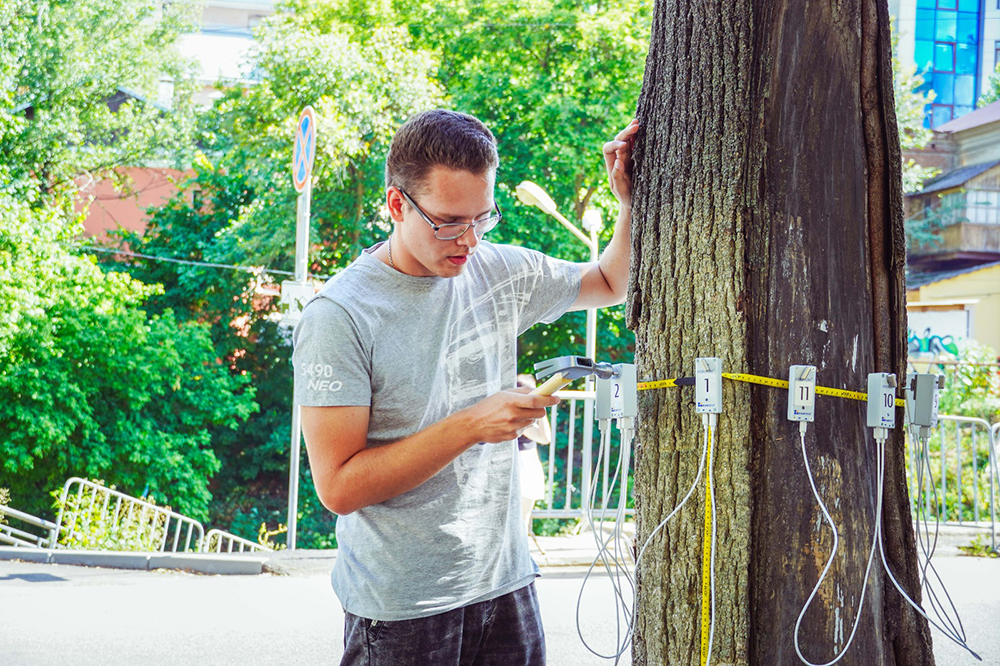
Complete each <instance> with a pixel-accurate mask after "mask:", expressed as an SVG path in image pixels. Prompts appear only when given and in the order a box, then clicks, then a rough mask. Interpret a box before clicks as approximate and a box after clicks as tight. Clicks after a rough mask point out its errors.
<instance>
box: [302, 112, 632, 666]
mask: <svg viewBox="0 0 1000 666" xmlns="http://www.w3.org/2000/svg"><path fill="white" fill-rule="evenodd" d="M636 129H637V124H636V123H635V122H634V121H633V123H632V124H630V125H629V127H628V128H626V129H625V130H623V131H622V132H621V133H619V134H618V136H617V137H616V138H615V140H614V141H610V142H608V143H607V144H605V146H604V159H605V164H606V167H607V170H608V174H609V180H610V183H611V188H612V190H613V191H614V193H615V195H616V196H617V197H618V200H619V202H620V204H621V212H620V214H619V217H618V222H617V224H616V226H615V233H614V238H613V239H612V241H611V242H610V243H609V244H608V247H607V249H606V250H605V253H604V255H603V256H602V257H601V260H600V262H595V263H591V264H573V263H570V262H565V261H558V260H555V259H551V258H549V257H546V256H545V255H542V254H540V253H538V252H534V251H530V250H526V249H523V248H517V247H510V246H503V245H493V244H491V243H489V242H487V241H485V240H481V239H482V237H483V235H484V234H485V233H486V232H487V231H489V230H490V229H492V228H493V227H495V226H496V224H498V223H499V222H500V220H501V218H502V214H501V212H500V209H499V207H498V206H497V205H496V202H495V200H494V197H493V187H494V182H495V178H496V169H497V164H498V156H497V151H496V141H495V139H494V138H493V135H492V134H491V133H490V131H489V129H487V128H486V126H485V125H483V124H482V123H481V122H480V121H479V120H477V119H475V118H473V117H472V116H468V115H465V114H461V113H456V112H452V111H443V110H434V111H428V112H424V113H421V114H418V115H417V116H415V117H414V118H411V119H410V120H409V121H408V122H407V123H406V124H405V125H403V127H401V128H400V129H399V131H398V132H397V133H396V135H395V137H394V138H393V141H392V144H391V146H390V149H389V155H388V157H387V158H386V169H385V173H386V205H387V207H388V210H389V214H390V216H391V217H392V220H393V222H394V223H395V228H394V230H393V233H392V234H391V235H390V237H389V239H388V240H387V241H385V242H384V243H380V244H378V245H376V246H374V247H373V248H370V249H368V250H366V251H365V252H363V253H362V254H361V256H360V257H359V258H358V259H357V260H356V261H354V262H353V263H352V264H351V265H350V266H349V267H347V268H346V269H345V270H344V271H342V272H341V273H340V274H339V275H337V276H336V277H335V278H334V279H332V280H331V281H330V282H329V283H328V284H327V285H326V286H325V287H324V288H323V290H322V291H321V292H320V293H319V294H318V295H317V297H316V298H315V299H313V300H312V301H311V302H310V303H309V305H308V306H307V307H306V308H305V309H304V311H303V314H302V320H301V322H300V323H299V325H298V327H297V329H296V331H295V353H294V364H295V385H296V387H295V397H296V402H297V403H298V404H299V405H302V428H303V433H304V436H305V440H306V446H307V449H308V452H309V463H310V466H311V468H312V472H313V479H314V481H315V484H316V491H317V493H318V494H319V497H320V499H321V500H322V502H323V504H324V505H325V506H326V507H327V508H329V509H330V510H331V511H334V512H336V513H337V514H339V515H340V519H339V520H338V522H337V540H338V544H339V551H338V554H337V560H336V564H335V565H334V570H333V574H332V579H333V587H334V590H335V592H336V593H337V596H338V597H339V599H340V601H341V603H342V604H343V606H344V610H345V612H346V623H345V625H346V626H345V638H344V643H345V652H344V657H343V661H342V662H341V663H342V664H352V665H353V664H362V663H363V664H391V665H392V666H403V665H406V664H414V665H416V664H420V665H424V664H432V665H437V664H448V665H454V666H459V665H460V664H461V665H464V664H473V663H474V664H483V665H488V664H495V665H497V666H500V665H504V666H507V665H511V664H518V665H520V664H531V665H534V664H543V663H544V661H545V639H544V635H543V633H542V626H541V620H540V616H539V613H538V602H537V598H536V596H535V590H534V584H533V581H534V578H535V577H536V576H537V575H538V568H537V566H535V564H534V562H533V561H532V559H531V556H530V554H529V552H528V546H527V539H526V538H525V535H524V533H523V530H524V528H523V524H522V523H521V521H520V518H519V515H520V505H519V500H520V483H519V477H518V471H517V469H518V468H517V464H516V463H517V460H516V455H517V445H516V443H515V440H516V439H517V438H518V436H519V435H520V434H521V433H522V432H523V430H524V429H525V428H527V427H528V426H529V425H530V424H531V423H532V422H533V421H534V420H535V419H538V418H540V417H543V416H544V415H545V408H546V407H550V406H552V405H555V404H556V403H558V399H556V398H553V397H548V396H540V395H529V394H527V392H526V391H525V390H523V389H522V390H513V388H514V386H515V376H516V375H515V360H516V359H515V344H516V338H517V336H518V335H519V334H520V333H522V332H523V331H524V330H526V329H527V328H528V327H530V326H531V325H533V324H535V323H536V322H538V321H553V320H555V319H556V318H558V317H559V316H560V315H561V314H562V313H563V312H566V311H567V310H570V309H586V308H589V307H603V306H608V305H614V304H617V303H621V302H622V301H623V300H624V298H625V290H626V283H627V279H628V266H629V251H630V238H629V225H630V215H631V212H630V206H631V200H630V196H631V183H630V177H629V167H630V159H631V152H630V147H631V139H632V137H633V135H634V134H635V131H636Z"/></svg>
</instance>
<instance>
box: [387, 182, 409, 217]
mask: <svg viewBox="0 0 1000 666" xmlns="http://www.w3.org/2000/svg"><path fill="white" fill-rule="evenodd" d="M403 203H404V200H403V195H402V194H400V193H399V188H397V187H395V186H392V187H390V188H388V189H387V190H386V191H385V205H386V208H388V209H389V217H391V218H392V221H393V222H402V221H403Z"/></svg>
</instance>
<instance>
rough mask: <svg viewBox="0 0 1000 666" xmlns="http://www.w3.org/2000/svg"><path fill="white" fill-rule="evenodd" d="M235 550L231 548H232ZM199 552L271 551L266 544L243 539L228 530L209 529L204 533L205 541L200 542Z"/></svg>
mask: <svg viewBox="0 0 1000 666" xmlns="http://www.w3.org/2000/svg"><path fill="white" fill-rule="evenodd" d="M234 547H235V548H237V550H235V551H234V550H233V548H234ZM201 552H203V553H232V552H237V553H244V552H250V553H254V552H271V549H270V548H268V547H267V546H262V545H261V544H259V543H257V542H256V541H250V540H249V539H244V538H242V537H238V536H236V535H235V534H230V533H229V532H223V531H222V530H209V532H208V534H206V535H205V542H204V543H203V544H202V548H201Z"/></svg>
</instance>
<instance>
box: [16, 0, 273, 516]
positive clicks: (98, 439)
mask: <svg viewBox="0 0 1000 666" xmlns="http://www.w3.org/2000/svg"><path fill="white" fill-rule="evenodd" d="M195 9H196V4H195V3H194V2H191V1H189V0H183V1H181V2H172V3H166V4H164V3H160V2H152V1H149V2H147V1H143V2H130V3H122V2H115V1H112V0H80V1H79V2H54V1H45V0H11V1H10V2H4V3H0V151H2V152H3V154H4V160H3V164H2V165H0V288H2V289H3V293H4V294H5V295H6V297H5V298H4V299H2V300H0V401H2V403H3V404H2V405H0V438H2V440H3V442H2V444H0V459H2V460H3V463H2V467H0V485H3V486H9V487H10V489H11V492H12V494H13V498H12V503H13V504H14V505H15V506H16V507H18V508H21V509H27V510H29V511H33V512H36V513H41V514H43V515H46V514H47V509H48V505H49V502H50V498H49V497H48V491H50V490H52V489H54V488H57V487H59V486H61V485H62V484H63V482H64V481H65V479H66V478H67V477H68V476H71V475H82V476H88V477H92V478H93V477H104V478H108V479H109V481H110V482H114V483H117V485H118V486H119V487H120V488H122V489H123V490H125V491H126V492H129V493H132V494H134V495H142V494H150V495H152V496H154V497H155V498H157V499H158V500H160V502H161V503H169V504H171V505H172V506H173V507H174V508H175V509H178V510H181V511H184V512H186V513H188V514H190V515H193V516H195V517H199V518H204V517H206V516H207V506H208V502H209V499H210V491H209V481H210V479H211V477H212V474H213V473H214V472H215V471H216V470H217V469H218V465H219V462H218V459H217V458H216V456H215V453H214V451H213V449H212V441H211V434H210V433H211V432H212V431H213V430H216V429H218V430H220V431H229V430H232V429H233V428H235V427H236V426H237V425H238V424H239V423H240V422H241V421H242V420H244V419H245V418H246V416H247V415H248V414H249V413H251V412H252V411H253V410H254V409H255V408H256V405H255V404H254V402H253V389H252V388H250V387H248V386H247V380H246V377H242V376H239V375H234V374H232V373H231V370H230V368H229V367H228V366H225V365H221V364H220V363H219V362H218V357H217V355H216V354H215V350H214V349H213V348H212V345H211V341H210V338H209V336H208V330H207V328H206V327H205V326H204V325H202V324H198V323H195V322H190V323H179V322H178V321H177V319H176V317H175V316H174V314H173V313H172V312H171V311H170V310H169V309H162V310H161V311H159V312H158V313H157V314H156V315H154V316H151V317H150V316H147V313H146V312H145V311H143V310H142V308H141V304H142V302H143V300H144V299H145V298H147V297H148V296H149V295H150V294H152V293H153V292H154V291H155V288H152V287H148V286H144V285H142V284H141V283H139V282H137V281H135V280H133V279H130V278H129V276H128V275H126V274H123V273H121V272H116V271H102V270H101V269H100V268H98V267H97V266H96V265H95V263H94V260H93V259H92V257H90V256H82V255H81V254H80V253H79V252H80V251H79V249H78V248H77V244H78V243H79V241H80V240H81V236H82V225H81V223H80V222H81V218H80V216H79V215H78V214H77V213H76V212H74V206H75V204H76V201H75V197H76V194H77V192H76V180H77V179H79V178H80V177H81V176H88V175H89V176H92V177H100V176H102V175H108V173H109V172H110V170H111V169H112V167H116V166H137V165H142V164H143V162H144V161H145V160H147V159H150V158H154V157H155V158H161V159H162V158H166V157H170V156H176V155H177V154H178V153H177V152H176V151H177V149H178V146H187V145H188V143H189V141H188V136H187V134H186V132H187V129H188V127H189V125H190V120H191V118H192V115H191V113H190V104H189V103H188V102H187V101H186V97H185V91H186V90H188V89H189V88H190V85H189V83H187V82H186V81H185V80H184V79H183V78H182V77H183V76H184V71H185V70H184V67H185V65H184V60H183V59H182V58H181V57H180V56H179V55H178V53H177V51H176V48H175V45H176V40H177V37H178V36H179V35H180V33H181V32H182V31H185V30H187V29H189V28H190V27H191V26H192V25H193V24H192V20H193V18H192V17H193V15H194V14H193V12H194V10H195ZM163 77H173V78H174V84H175V85H174V97H173V99H172V105H171V108H167V107H160V106H158V105H156V104H153V100H156V99H157V97H158V94H159V84H160V82H161V79H163ZM122 91H128V93H129V96H130V97H129V98H128V99H124V101H123V98H121V95H120V93H121V92H122ZM112 477H113V478H112Z"/></svg>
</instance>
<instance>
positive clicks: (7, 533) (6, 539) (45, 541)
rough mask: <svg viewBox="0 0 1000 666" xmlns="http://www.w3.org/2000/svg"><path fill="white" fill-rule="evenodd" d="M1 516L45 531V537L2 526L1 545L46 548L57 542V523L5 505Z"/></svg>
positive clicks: (0, 511) (1, 507)
mask: <svg viewBox="0 0 1000 666" xmlns="http://www.w3.org/2000/svg"><path fill="white" fill-rule="evenodd" d="M0 514H4V515H6V516H7V517H8V518H14V519H16V520H19V521H21V522H22V523H27V524H28V525H31V526H33V527H38V528H41V529H43V530H45V535H44V536H43V535H38V534H33V533H31V532H28V531H26V530H21V529H18V528H16V527H13V526H12V525H0V543H7V544H10V545H12V546H19V547H27V548H46V547H50V546H51V544H54V543H55V542H56V533H57V531H58V528H57V526H56V524H55V523H53V522H49V521H48V520H44V519H42V518H38V517H37V516H32V515H31V514H30V513H24V512H23V511H18V510H17V509H12V508H10V507H9V506H3V505H0Z"/></svg>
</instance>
